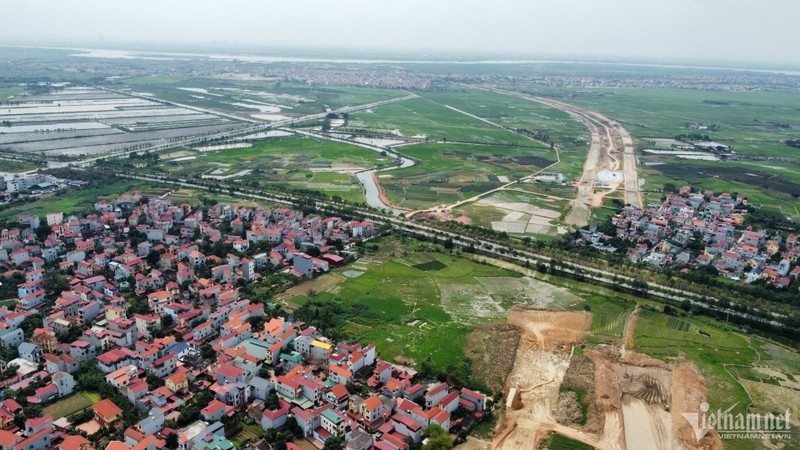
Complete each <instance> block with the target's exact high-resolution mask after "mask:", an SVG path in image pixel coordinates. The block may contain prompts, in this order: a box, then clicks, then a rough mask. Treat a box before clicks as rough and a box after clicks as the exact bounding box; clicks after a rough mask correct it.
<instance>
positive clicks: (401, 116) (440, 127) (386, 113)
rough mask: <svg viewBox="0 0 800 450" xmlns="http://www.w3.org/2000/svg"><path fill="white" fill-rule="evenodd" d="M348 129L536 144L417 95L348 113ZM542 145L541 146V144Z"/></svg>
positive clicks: (511, 144) (439, 139)
mask: <svg viewBox="0 0 800 450" xmlns="http://www.w3.org/2000/svg"><path fill="white" fill-rule="evenodd" d="M349 128H354V129H364V130H367V131H374V132H388V131H393V130H399V131H400V133H402V135H404V136H407V137H411V136H418V135H424V136H426V137H427V138H428V139H431V140H437V141H448V142H452V141H456V142H466V143H481V144H494V145H508V146H513V145H520V146H531V145H536V143H535V142H533V141H531V140H529V139H526V138H524V137H522V136H519V135H517V134H514V133H512V132H510V131H506V130H503V129H500V128H497V127H495V126H493V125H490V124H488V123H485V122H482V121H480V120H478V119H475V118H473V117H469V116H467V115H465V114H462V113H460V112H457V111H453V110H452V109H449V108H447V107H446V106H444V105H441V104H438V103H436V102H432V101H429V100H426V99H425V98H417V99H413V100H409V101H405V102H402V103H395V104H391V105H385V106H381V107H379V108H376V109H375V110H367V111H360V112H357V113H354V114H351V115H350V122H349ZM542 146H543V145H542Z"/></svg>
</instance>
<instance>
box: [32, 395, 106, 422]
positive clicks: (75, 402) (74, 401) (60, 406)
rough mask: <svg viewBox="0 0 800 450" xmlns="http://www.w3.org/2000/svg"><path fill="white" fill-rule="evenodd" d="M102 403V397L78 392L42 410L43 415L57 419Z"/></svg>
mask: <svg viewBox="0 0 800 450" xmlns="http://www.w3.org/2000/svg"><path fill="white" fill-rule="evenodd" d="M99 401H100V396H99V395H97V394H95V393H92V392H77V393H75V394H72V395H70V396H69V397H65V398H62V399H59V400H58V401H57V402H55V403H52V404H49V405H47V406H45V407H44V408H43V409H42V414H45V415H47V414H49V415H51V416H53V417H54V418H56V419H60V418H61V417H67V416H69V415H71V414H74V413H76V412H78V411H81V410H83V409H85V408H88V407H90V406H92V405H93V404H95V403H97V402H99Z"/></svg>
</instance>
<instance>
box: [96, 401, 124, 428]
mask: <svg viewBox="0 0 800 450" xmlns="http://www.w3.org/2000/svg"><path fill="white" fill-rule="evenodd" d="M92 410H93V411H94V418H95V420H97V422H98V423H99V424H100V425H101V426H104V427H112V426H114V424H115V423H116V422H117V421H118V420H119V419H120V418H121V417H122V410H121V409H120V408H119V406H117V405H115V404H114V402H112V401H111V400H109V399H104V400H101V401H100V402H98V403H95V404H94V405H92Z"/></svg>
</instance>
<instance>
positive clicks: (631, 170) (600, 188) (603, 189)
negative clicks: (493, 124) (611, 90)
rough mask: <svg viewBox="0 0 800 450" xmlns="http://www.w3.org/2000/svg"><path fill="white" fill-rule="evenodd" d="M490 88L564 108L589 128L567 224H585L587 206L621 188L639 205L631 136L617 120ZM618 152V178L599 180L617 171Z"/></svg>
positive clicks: (565, 105) (639, 199)
mask: <svg viewBox="0 0 800 450" xmlns="http://www.w3.org/2000/svg"><path fill="white" fill-rule="evenodd" d="M492 90H493V91H494V92H498V93H501V94H506V95H511V96H513V97H517V98H522V99H525V100H530V101H534V102H537V103H542V104H544V105H547V106H550V107H552V108H556V109H559V110H561V111H564V112H566V113H567V114H569V115H571V116H572V117H574V118H575V119H576V120H578V121H579V122H581V123H582V124H583V125H584V126H586V128H587V129H588V130H589V134H590V136H591V144H590V145H589V150H588V152H587V154H586V162H585V163H584V165H583V174H582V175H581V177H580V179H579V180H578V195H577V196H576V198H575V200H574V202H573V204H572V209H571V210H570V212H569V214H568V215H567V218H566V222H567V223H569V224H571V225H575V226H578V227H581V226H585V225H586V224H587V223H588V219H589V207H598V206H601V205H602V203H603V197H605V196H606V195H608V194H609V193H611V192H614V191H616V190H617V189H618V188H620V187H622V188H623V190H624V194H625V202H626V203H630V204H631V205H633V206H636V207H642V203H643V202H642V196H641V192H640V190H639V179H638V176H637V174H636V164H637V160H636V154H635V153H634V146H633V138H632V137H631V135H630V133H628V131H627V130H626V129H625V128H624V127H623V126H622V125H620V123H619V122H617V121H615V120H612V119H609V118H608V117H606V116H604V115H602V114H600V113H597V112H594V111H589V110H587V109H583V108H580V107H577V106H574V105H570V104H568V103H563V102H560V101H557V100H552V99H548V98H543V97H536V96H531V95H525V94H521V93H518V92H512V91H506V90H503V89H492ZM620 153H621V154H622V171H623V174H622V175H623V176H622V178H621V179H618V177H616V175H615V174H613V173H611V174H608V175H609V177H608V179H605V178H604V179H602V180H601V179H599V178H598V173H600V172H601V171H609V172H616V171H618V170H619V158H617V157H616V155H618V154H620Z"/></svg>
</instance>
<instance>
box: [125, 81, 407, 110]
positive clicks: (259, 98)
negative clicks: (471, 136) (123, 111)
mask: <svg viewBox="0 0 800 450" xmlns="http://www.w3.org/2000/svg"><path fill="white" fill-rule="evenodd" d="M122 84H123V85H124V86H125V88H127V89H130V90H131V91H132V92H144V93H147V94H151V95H154V96H156V97H158V98H162V99H164V100H168V101H171V102H175V103H180V104H183V105H188V106H192V107H195V108H202V109H209V110H212V111H218V112H221V113H225V114H231V115H234V116H238V117H240V118H242V119H245V120H255V121H274V120H282V119H286V118H291V117H300V116H304V115H308V114H316V113H321V112H325V111H326V110H328V109H337V108H342V107H345V106H355V105H359V104H365V103H372V102H376V101H380V100H387V99H390V98H394V97H401V96H402V95H404V94H403V93H402V92H399V91H394V90H390V89H378V88H367V87H350V86H317V85H313V84H303V83H291V82H284V81H274V80H273V81H270V80H262V81H238V80H220V79H212V78H182V77H178V78H171V77H137V78H131V79H127V80H123V81H122Z"/></svg>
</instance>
